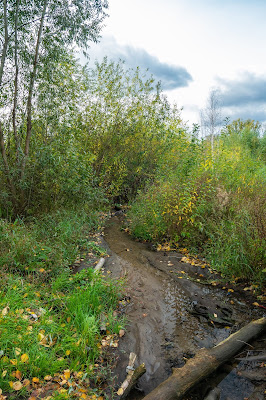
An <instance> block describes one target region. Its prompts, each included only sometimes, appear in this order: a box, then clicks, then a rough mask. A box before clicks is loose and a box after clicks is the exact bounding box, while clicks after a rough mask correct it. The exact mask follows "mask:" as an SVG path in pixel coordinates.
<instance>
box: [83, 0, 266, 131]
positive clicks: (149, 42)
mask: <svg viewBox="0 0 266 400" xmlns="http://www.w3.org/2000/svg"><path fill="white" fill-rule="evenodd" d="M108 14H109V17H108V18H106V19H105V21H104V23H105V27H104V28H103V30H102V32H101V35H102V39H101V41H100V43H98V44H96V45H95V44H92V45H91V48H90V50H89V54H90V58H91V61H90V62H91V63H92V62H93V61H94V60H95V59H97V60H98V61H101V59H102V58H103V57H104V56H106V55H107V56H108V58H110V59H113V60H118V59H119V58H122V59H123V60H125V63H126V65H127V66H128V67H133V68H135V67H137V66H139V67H140V68H141V69H143V71H145V70H146V69H147V68H148V69H149V72H150V73H151V74H152V75H153V76H154V78H155V79H156V80H160V81H161V83H162V88H163V90H164V92H165V93H166V94H167V96H168V98H169V100H170V101H171V102H175V103H176V104H177V105H178V107H180V108H182V109H183V110H182V114H181V115H182V117H183V119H184V121H188V123H189V125H192V123H200V110H201V109H204V107H205V106H206V102H207V99H208V96H209V93H210V91H211V90H212V89H215V90H216V89H217V90H218V91H219V99H220V104H221V111H222V115H223V116H224V117H230V119H231V120H234V119H236V118H242V119H248V118H251V119H255V120H258V121H260V122H266V51H265V43H266V24H265V16H266V0H109V9H108Z"/></svg>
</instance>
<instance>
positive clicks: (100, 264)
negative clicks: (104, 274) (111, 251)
mask: <svg viewBox="0 0 266 400" xmlns="http://www.w3.org/2000/svg"><path fill="white" fill-rule="evenodd" d="M104 263H105V258H103V257H101V258H100V260H99V262H98V264H97V265H96V266H95V268H94V272H97V271H100V269H101V268H102V267H103V265H104Z"/></svg>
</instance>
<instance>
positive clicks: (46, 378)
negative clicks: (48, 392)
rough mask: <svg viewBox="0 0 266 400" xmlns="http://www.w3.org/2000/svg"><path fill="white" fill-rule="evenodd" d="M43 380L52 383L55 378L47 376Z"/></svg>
mask: <svg viewBox="0 0 266 400" xmlns="http://www.w3.org/2000/svg"><path fill="white" fill-rule="evenodd" d="M43 379H44V380H45V381H51V380H52V379H53V377H52V376H51V375H46V376H45V377H44V378H43Z"/></svg>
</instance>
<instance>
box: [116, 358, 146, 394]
mask: <svg viewBox="0 0 266 400" xmlns="http://www.w3.org/2000/svg"><path fill="white" fill-rule="evenodd" d="M136 358H137V356H136V354H135V353H130V355H129V361H128V366H127V377H126V379H125V380H124V382H123V383H122V385H121V387H120V388H119V389H118V391H117V394H118V395H119V399H120V400H123V399H125V398H126V397H127V395H128V394H129V392H130V391H131V389H132V388H133V387H134V386H135V384H136V382H137V380H138V379H139V378H140V377H141V376H142V375H143V374H144V373H145V372H146V368H145V364H141V365H139V366H138V367H137V368H136V369H135V368H134V364H135V361H136Z"/></svg>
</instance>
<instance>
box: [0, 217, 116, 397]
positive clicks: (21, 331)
mask: <svg viewBox="0 0 266 400" xmlns="http://www.w3.org/2000/svg"><path fill="white" fill-rule="evenodd" d="M82 215H83V214H82V213H81V214H80V215H79V216H78V215H74V216H73V214H72V215H71V213H69V212H68V213H67V212H63V213H61V216H60V215H59V213H57V214H56V215H55V218H52V217H51V216H45V217H43V219H40V220H39V221H35V223H33V221H31V223H30V225H28V224H26V223H23V222H22V221H19V222H16V223H15V224H10V223H8V222H6V221H5V222H4V221H1V235H2V236H1V251H2V252H1V270H0V367H1V371H2V373H1V374H0V388H1V389H2V392H3V394H5V395H6V394H8V395H9V398H17V396H18V394H19V395H20V396H21V399H23V398H28V397H29V396H30V393H32V391H33V390H35V389H38V388H41V387H45V384H47V382H48V383H50V384H53V385H54V386H53V392H54V393H56V392H57V394H53V397H52V398H53V399H61V398H68V399H71V398H72V397H71V396H74V394H75V393H78V391H79V390H83V392H81V393H84V396H85V395H86V396H89V394H90V393H94V391H93V384H92V383H93V382H94V381H95V380H97V379H98V378H97V376H98V372H97V371H96V370H97V367H95V363H96V360H98V359H99V358H101V356H102V354H103V352H104V349H103V347H102V345H101V340H102V337H101V334H100V321H101V318H102V316H103V315H104V317H105V320H106V325H107V334H108V335H109V336H110V338H112V339H113V340H114V341H115V340H117V336H116V335H117V334H118V332H119V329H121V321H120V320H119V319H118V318H117V317H114V316H113V310H114V309H115V308H116V306H117V304H118V301H119V296H120V291H121V285H120V283H119V282H115V283H114V282H113V281H112V280H110V279H107V277H103V276H102V275H101V274H99V273H98V274H95V273H94V272H93V270H92V269H86V270H82V271H81V272H79V273H77V274H75V275H73V274H72V273H71V270H70V268H69V267H68V264H69V263H70V262H71V261H73V260H75V258H76V257H77V254H78V253H79V251H80V249H81V248H82V250H84V249H86V245H87V244H88V249H86V250H87V251H90V252H93V253H94V254H95V255H97V254H101V253H102V250H101V248H100V247H99V246H97V244H96V242H95V241H92V240H90V239H89V234H93V229H98V227H99V219H97V218H96V216H95V217H94V219H92V218H91V217H90V218H89V222H88V219H86V216H85V215H83V220H82V219H81V218H80V216H82ZM55 233H56V235H55ZM84 235H85V237H86V236H88V238H87V239H86V240H85V241H84V240H83V239H84ZM94 235H95V233H94ZM23 249H24V250H25V251H23ZM55 249H56V251H55ZM53 257H55V259H54V258H53ZM96 365H97V364H96ZM66 371H67V372H66ZM65 375H67V377H66V378H65ZM47 376H48V378H49V377H50V378H49V379H48V380H47ZM45 377H46V379H44V378H45ZM34 379H35V380H36V379H37V380H38V382H34ZM56 380H57V382H60V383H61V382H64V381H66V383H64V384H62V387H61V386H60V385H59V386H60V387H59V389H60V390H59V389H58V387H57V386H56V385H58V383H56V382H55V381H56ZM71 382H72V383H71ZM61 389H62V390H61ZM72 392H73V393H72ZM71 393H72V394H71ZM99 393H100V391H99ZM66 396H67V397H66ZM84 398H87V397H84ZM88 398H89V397H88Z"/></svg>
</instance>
